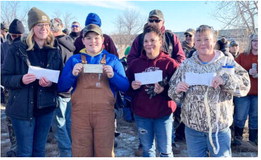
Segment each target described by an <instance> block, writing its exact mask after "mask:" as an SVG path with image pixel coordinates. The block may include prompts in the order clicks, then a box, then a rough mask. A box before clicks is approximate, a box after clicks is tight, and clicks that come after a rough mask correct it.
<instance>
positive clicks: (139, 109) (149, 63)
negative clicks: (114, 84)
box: [126, 52, 179, 118]
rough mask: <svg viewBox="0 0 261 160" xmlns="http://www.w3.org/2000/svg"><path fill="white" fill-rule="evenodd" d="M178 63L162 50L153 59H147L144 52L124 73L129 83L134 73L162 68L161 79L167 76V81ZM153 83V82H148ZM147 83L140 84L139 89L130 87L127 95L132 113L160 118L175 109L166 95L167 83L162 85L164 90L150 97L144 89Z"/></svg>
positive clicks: (132, 79)
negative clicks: (130, 100) (129, 98)
mask: <svg viewBox="0 0 261 160" xmlns="http://www.w3.org/2000/svg"><path fill="white" fill-rule="evenodd" d="M178 66H179V64H178V63H177V62H176V61H175V60H173V59H172V58H170V56H169V55H168V54H166V53H164V52H161V53H160V54H159V56H158V57H157V58H155V59H153V60H152V59H148V57H147V56H146V55H145V52H143V53H142V55H141V56H140V57H139V58H136V59H135V60H133V63H131V64H130V66H129V67H128V69H127V71H126V75H127V77H128V78H129V81H130V83H131V82H132V81H134V80H135V78H134V74H135V73H141V72H147V71H152V70H153V71H154V70H162V71H163V79H164V78H165V77H167V80H168V81H169V80H170V78H171V76H172V75H173V73H174V72H175V70H176V69H177V67H178ZM150 85H154V84H150ZM147 87H148V85H142V86H141V87H140V88H139V89H137V90H133V89H132V87H130V89H129V91H128V95H129V96H130V97H132V102H131V107H132V109H133V112H134V114H136V115H138V116H141V117H145V118H161V117H163V116H166V115H170V114H171V113H172V112H174V111H175V110H176V103H175V102H174V101H172V100H171V99H170V98H169V97H168V89H169V85H168V84H167V85H166V86H165V87H164V91H163V92H162V93H160V94H157V95H156V96H154V97H152V98H151V99H150V96H149V95H148V94H147V92H146V91H145V89H147Z"/></svg>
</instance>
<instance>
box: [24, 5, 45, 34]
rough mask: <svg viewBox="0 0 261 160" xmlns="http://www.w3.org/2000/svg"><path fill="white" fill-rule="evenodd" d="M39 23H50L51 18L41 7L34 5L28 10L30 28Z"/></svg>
mask: <svg viewBox="0 0 261 160" xmlns="http://www.w3.org/2000/svg"><path fill="white" fill-rule="evenodd" d="M38 23H50V18H49V17H48V16H47V15H46V14H45V13H44V12H43V11H41V10H40V9H38V8H36V7H33V8H31V9H30V11H29V12H28V27H29V30H31V29H32V28H33V27H34V26H35V25H36V24H38Z"/></svg>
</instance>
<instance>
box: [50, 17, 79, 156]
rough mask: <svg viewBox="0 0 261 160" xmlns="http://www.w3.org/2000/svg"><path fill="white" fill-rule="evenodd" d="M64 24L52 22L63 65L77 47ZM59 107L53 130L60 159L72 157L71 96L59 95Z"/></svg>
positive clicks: (57, 19)
mask: <svg viewBox="0 0 261 160" xmlns="http://www.w3.org/2000/svg"><path fill="white" fill-rule="evenodd" d="M62 29H63V23H62V20H61V19H60V18H54V19H52V20H51V30H52V32H53V35H54V36H55V39H56V43H57V44H58V46H59V48H60V50H61V53H62V59H63V64H65V62H66V61H67V60H68V59H69V58H70V57H71V56H72V55H73V51H74V50H75V46H74V45H73V39H72V38H71V37H70V36H68V35H66V34H64V33H63V30H62ZM58 102H59V107H57V108H56V111H55V118H54V123H53V125H52V129H53V131H54V132H55V138H56V140H57V142H58V148H59V151H60V157H71V156H72V138H71V106H72V103H71V94H70V93H69V92H68V93H67V92H64V93H59V98H58Z"/></svg>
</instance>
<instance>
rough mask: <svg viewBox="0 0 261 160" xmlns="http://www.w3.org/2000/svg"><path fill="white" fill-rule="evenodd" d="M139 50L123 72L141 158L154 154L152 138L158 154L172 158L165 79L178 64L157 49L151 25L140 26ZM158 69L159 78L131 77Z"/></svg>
mask: <svg viewBox="0 0 261 160" xmlns="http://www.w3.org/2000/svg"><path fill="white" fill-rule="evenodd" d="M144 35H145V36H144V41H143V48H144V50H143V53H142V55H141V56H140V57H139V58H137V59H135V60H134V62H133V63H132V64H131V65H130V66H129V67H128V69H127V71H126V74H127V77H128V78H129V81H130V82H131V89H130V90H129V95H130V96H131V97H132V104H131V106H132V109H133V112H134V117H135V121H136V123H137V127H138V133H139V138H140V140H141V144H142V146H143V156H144V157H155V156H156V153H155V141H154V138H155V137H156V141H157V142H156V143H157V146H158V151H159V153H160V156H161V157H172V156H173V155H172V149H171V135H172V133H171V132H172V121H173V118H172V117H173V116H172V113H173V112H174V111H175V109H176V104H175V102H174V101H172V100H171V99H170V98H169V97H168V94H167V93H168V88H169V85H168V81H169V79H170V78H171V76H172V75H173V73H174V72H175V70H176V68H177V67H178V64H177V63H176V62H175V61H174V60H173V59H172V58H171V57H170V56H169V55H167V54H165V53H164V52H162V51H161V46H162V33H161V32H160V30H159V29H158V28H157V27H155V26H154V25H148V26H146V27H145V28H144ZM156 70H162V79H163V81H161V82H158V83H155V84H149V85H142V83H141V82H139V81H136V80H135V78H134V74H135V73H141V72H151V71H156Z"/></svg>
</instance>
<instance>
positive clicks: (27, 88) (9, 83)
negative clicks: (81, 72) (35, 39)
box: [1, 41, 62, 120]
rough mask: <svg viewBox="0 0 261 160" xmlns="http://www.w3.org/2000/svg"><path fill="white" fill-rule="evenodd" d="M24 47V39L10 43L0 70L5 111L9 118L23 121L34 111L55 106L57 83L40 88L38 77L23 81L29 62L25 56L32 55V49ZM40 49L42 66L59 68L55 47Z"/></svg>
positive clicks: (33, 51)
mask: <svg viewBox="0 0 261 160" xmlns="http://www.w3.org/2000/svg"><path fill="white" fill-rule="evenodd" d="M36 45H37V44H36ZM27 48H28V47H27V45H26V44H25V42H22V41H18V42H15V43H13V45H12V46H11V48H10V50H9V52H8V55H7V56H6V59H5V61H4V65H3V68H2V71H1V76H2V79H1V82H2V84H3V85H4V87H6V88H7V89H8V90H9V99H8V103H7V106H6V114H7V115H8V116H9V117H11V118H17V119H24V120H30V119H32V118H33V116H35V113H34V112H35V110H38V111H39V112H41V113H44V112H47V111H50V110H51V109H52V110H53V109H55V107H56V106H57V84H55V83H53V84H52V85H51V86H50V87H41V86H40V85H38V80H37V81H35V82H33V83H30V84H28V85H25V84H23V82H22V77H23V75H25V74H27V72H28V66H29V65H30V63H31V62H30V61H29V56H28V55H29V54H30V55H33V54H36V53H35V50H32V51H26V49H27ZM43 49H44V50H45V51H46V53H47V55H46V62H47V64H46V68H48V69H53V70H60V71H61V70H62V58H61V54H60V53H59V50H58V48H47V47H44V48H43ZM36 85H38V86H37V89H35V86H36ZM42 111H44V112H42Z"/></svg>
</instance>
